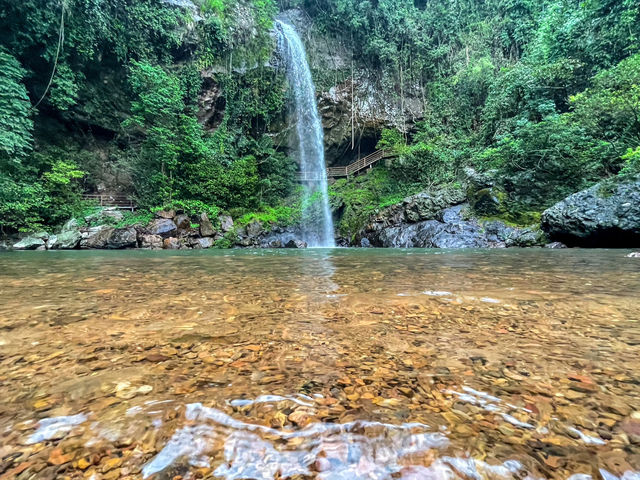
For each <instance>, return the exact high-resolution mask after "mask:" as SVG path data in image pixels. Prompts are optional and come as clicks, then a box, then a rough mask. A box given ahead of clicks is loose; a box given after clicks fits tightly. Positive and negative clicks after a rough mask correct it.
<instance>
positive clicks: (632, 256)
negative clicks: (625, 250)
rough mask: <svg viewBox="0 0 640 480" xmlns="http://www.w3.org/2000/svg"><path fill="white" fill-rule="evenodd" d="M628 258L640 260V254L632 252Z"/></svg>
mask: <svg viewBox="0 0 640 480" xmlns="http://www.w3.org/2000/svg"><path fill="white" fill-rule="evenodd" d="M627 257H629V258H640V252H632V253H630V254H629V255H627Z"/></svg>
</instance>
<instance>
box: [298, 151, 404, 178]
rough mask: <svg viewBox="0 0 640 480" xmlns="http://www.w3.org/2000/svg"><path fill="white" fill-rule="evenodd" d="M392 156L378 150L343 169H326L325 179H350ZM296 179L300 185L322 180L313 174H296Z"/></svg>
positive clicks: (387, 152) (389, 153) (388, 152)
mask: <svg viewBox="0 0 640 480" xmlns="http://www.w3.org/2000/svg"><path fill="white" fill-rule="evenodd" d="M394 156H395V155H394V154H393V153H392V152H390V151H388V150H385V149H382V150H378V151H376V152H373V153H372V154H371V155H367V156H366V157H363V158H359V159H358V160H356V161H355V162H353V163H350V164H349V165H346V166H344V167H329V168H327V178H340V177H350V176H352V175H356V174H357V173H358V172H360V171H362V170H364V169H365V168H369V167H370V166H371V165H373V164H374V163H376V162H379V161H380V160H382V159H383V158H390V157H394ZM297 178H298V181H299V182H301V183H306V182H318V181H320V180H322V178H320V175H318V174H317V173H315V172H298V173H297Z"/></svg>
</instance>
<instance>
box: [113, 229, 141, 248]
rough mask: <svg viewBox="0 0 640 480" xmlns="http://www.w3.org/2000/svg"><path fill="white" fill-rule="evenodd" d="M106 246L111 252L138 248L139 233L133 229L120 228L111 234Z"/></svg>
mask: <svg viewBox="0 0 640 480" xmlns="http://www.w3.org/2000/svg"><path fill="white" fill-rule="evenodd" d="M106 246H107V248H109V249H111V250H118V249H122V248H135V247H137V246H138V232H136V229H135V228H133V227H129V228H118V229H116V230H114V231H113V232H112V233H111V235H110V236H109V239H108V240H107V245H106Z"/></svg>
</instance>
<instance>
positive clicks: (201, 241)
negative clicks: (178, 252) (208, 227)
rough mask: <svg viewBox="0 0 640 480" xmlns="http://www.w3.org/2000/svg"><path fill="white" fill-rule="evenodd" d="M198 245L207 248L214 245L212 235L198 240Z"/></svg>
mask: <svg viewBox="0 0 640 480" xmlns="http://www.w3.org/2000/svg"><path fill="white" fill-rule="evenodd" d="M197 247H198V248H202V249H207V248H211V247H213V239H212V238H210V237H204V238H199V239H198V241H197Z"/></svg>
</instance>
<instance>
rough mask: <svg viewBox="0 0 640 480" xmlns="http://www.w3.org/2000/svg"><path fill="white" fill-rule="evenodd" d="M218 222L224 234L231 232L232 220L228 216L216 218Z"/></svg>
mask: <svg viewBox="0 0 640 480" xmlns="http://www.w3.org/2000/svg"><path fill="white" fill-rule="evenodd" d="M218 220H219V221H220V228H221V229H222V231H223V232H224V233H227V232H230V231H231V230H233V218H231V217H230V216H229V215H220V216H219V217H218Z"/></svg>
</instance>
